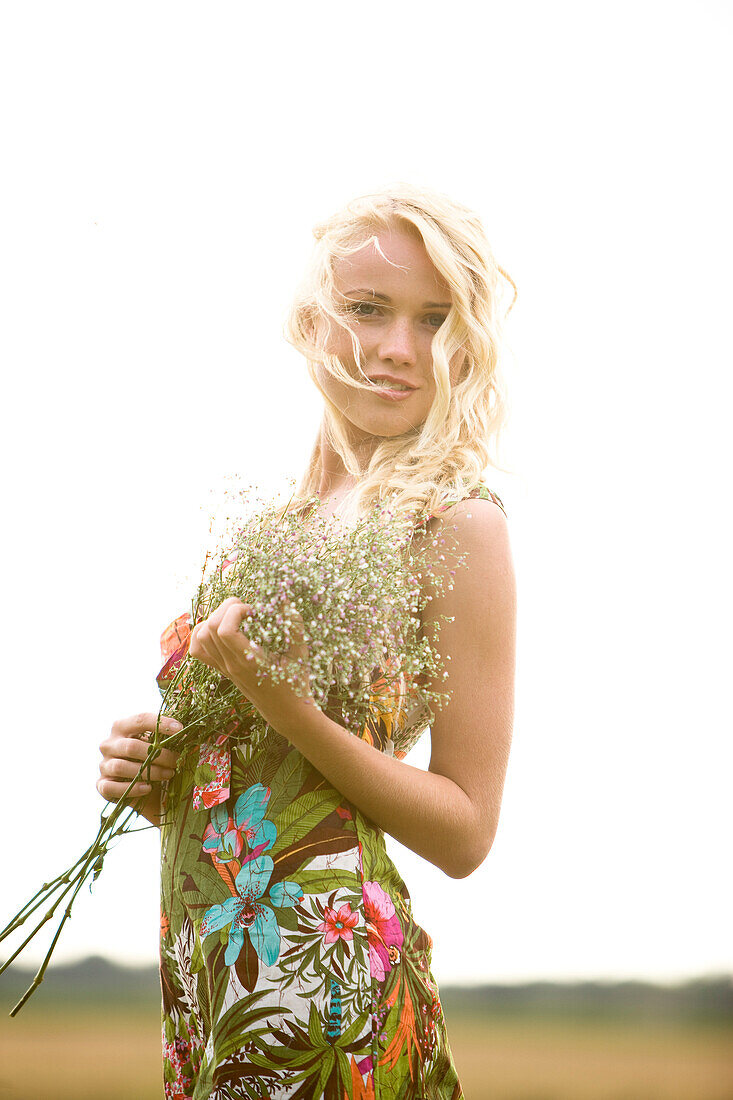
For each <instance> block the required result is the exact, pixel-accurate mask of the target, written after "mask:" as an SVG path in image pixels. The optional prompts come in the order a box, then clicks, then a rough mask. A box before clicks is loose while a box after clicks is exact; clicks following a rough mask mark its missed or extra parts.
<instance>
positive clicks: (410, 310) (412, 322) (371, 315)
mask: <svg viewBox="0 0 733 1100" xmlns="http://www.w3.org/2000/svg"><path fill="white" fill-rule="evenodd" d="M377 239H378V241H379V247H380V249H381V251H382V252H383V253H384V256H386V257H387V259H385V258H384V256H382V255H380V253H379V251H378V250H377V249H376V248H375V246H374V243H373V242H372V243H369V244H367V245H365V246H364V247H363V248H361V249H360V250H359V251H358V252H354V253H352V254H351V255H350V256H348V257H341V258H339V259H338V260H336V262H335V266H334V280H335V283H336V290H337V296H338V299H337V300H338V305H339V308H341V309H343V310H344V311H345V318H346V319H347V320H348V321H349V323H350V325H351V327H352V329H353V331H354V333H355V335H356V338H357V340H358V342H359V344H360V345H361V348H362V352H363V361H362V368H363V370H364V374H365V375H366V376H367V378H369V379H370V380H373V381H374V388H373V390H372V391H371V392H369V391H367V390H357V389H352V388H351V387H350V386H347V385H346V384H345V383H343V382H339V381H337V380H335V379H334V378H332V377H331V375H330V374H329V373H328V372H327V371H326V370H325V369H324V368H323V367H322V366H319V367H317V376H318V380H319V382H320V384H321V386H322V387H323V389H324V391H325V392H326V393H327V395H328V397H329V398H330V400H331V401H332V402H333V403H334V405H336V406H337V408H338V409H339V410H340V411H341V412H342V414H343V415H344V417H345V418H346V419H347V420H348V421H349V423H350V425H351V427H352V435H353V437H354V443H355V444H357V445H358V444H360V443H362V444H364V443H367V441H368V439H369V437H374V436H377V437H381V438H390V437H393V436H398V435H402V434H403V433H405V432H409V431H410V430H411V429H415V428H418V427H419V426H420V425H421V424H423V423H424V422H425V420H426V418H427V415H428V413H429V412H430V407H431V405H432V403H433V398H434V397H435V389H436V387H435V380H434V378H433V370H432V360H433V357H432V350H431V345H432V340H433V337H434V336H435V333H436V332H437V331H438V329H439V328H440V326H441V325H442V324H443V322H444V321H445V319H446V317H447V315H448V310H449V309H450V306H451V293H450V289H449V287H448V284H447V283H446V282H445V280H444V279H443V278H442V276H441V275H440V274H439V273H438V271H437V270H436V268H435V267H434V266H433V263H432V261H431V260H430V257H429V256H428V254H427V250H426V248H425V245H424V244H423V241H422V238H421V237H420V235H419V234H418V233H417V231H412V232H411V231H410V230H409V229H407V228H403V225H401V224H397V223H395V224H394V225H393V227H391V228H390V229H388V230H384V231H383V232H380V233H379V234H377ZM388 261H391V262H388ZM393 265H399V266H393ZM325 350H326V351H327V352H328V353H330V354H332V355H337V356H338V357H339V359H340V360H341V362H342V363H343V364H344V367H345V368H346V369H347V370H348V371H349V373H350V374H351V375H352V376H353V377H355V378H357V377H358V378H360V379H361V376H360V375H359V372H358V370H357V369H356V364H355V362H354V354H353V348H352V345H351V340H350V339H349V335H348V333H346V332H344V331H343V330H341V329H339V328H337V327H335V326H334V328H333V329H332V332H331V336H330V339H329V341H328V343H327V344H326V349H325ZM463 359H464V354H463V352H458V353H457V354H456V355H455V356H454V358H453V360H452V361H451V364H450V379H451V385H454V384H455V382H456V381H457V379H458V375H459V373H460V369H461V366H462V363H463ZM380 376H387V379H380ZM361 381H363V379H361ZM388 382H392V383H393V384H395V385H398V386H405V387H408V389H406V390H404V391H402V390H399V391H398V392H396V391H395V389H392V390H390V389H388V388H387V384H388Z"/></svg>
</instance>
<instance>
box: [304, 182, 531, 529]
mask: <svg viewBox="0 0 733 1100" xmlns="http://www.w3.org/2000/svg"><path fill="white" fill-rule="evenodd" d="M400 222H402V223H408V228H409V226H412V227H414V228H415V229H416V230H417V231H418V233H419V234H420V236H421V238H422V240H423V243H424V245H425V249H426V251H427V254H428V256H429V257H430V260H431V261H432V263H433V264H434V266H435V268H436V269H437V271H438V272H439V273H440V274H441V275H442V276H443V278H444V279H445V280H446V282H447V283H448V285H449V287H450V289H451V302H452V304H451V309H450V311H449V313H448V316H447V318H446V320H445V321H444V322H443V324H442V325H441V326H440V328H439V329H438V330H437V331H436V333H435V336H434V337H433V341H432V356H433V362H432V369H433V374H434V377H435V382H436V396H435V399H434V401H433V404H432V407H431V409H430V412H429V414H428V416H427V418H426V420H425V421H424V423H423V424H422V425H421V426H419V427H418V428H416V429H411V430H409V431H407V432H405V433H404V434H402V435H399V436H395V437H392V438H385V439H382V440H381V442H380V443H379V444H378V445H377V446H376V447H375V449H374V452H373V454H372V456H371V458H370V461H369V464H368V466H367V468H366V469H363V468H362V466H360V464H359V461H358V459H357V455H356V454H355V452H354V450H353V449H352V447H351V445H350V443H349V437H348V426H347V421H346V419H345V418H344V416H343V414H342V413H341V412H340V410H339V409H338V408H337V407H336V406H335V405H334V404H333V403H332V402H331V401H330V400H329V398H328V396H327V395H326V393H325V392H324V390H323V388H322V386H321V385H320V383H319V380H318V376H317V372H316V367H317V366H322V368H323V369H325V370H326V371H328V372H329V373H330V374H331V375H332V377H334V378H336V379H338V380H339V381H340V382H343V383H346V384H347V385H350V386H354V387H355V388H358V389H370V388H371V384H370V383H369V382H368V381H367V380H366V375H365V374H364V373H363V370H361V366H362V363H363V358H364V357H363V352H362V350H361V347H360V345H359V342H358V339H357V337H356V334H355V333H354V331H353V330H352V329H351V327H350V325H349V324H348V314H345V312H344V308H343V303H342V302H340V301H339V298H340V297H341V298H342V295H341V296H340V295H339V292H338V290H337V288H336V286H335V282H334V264H335V261H336V260H337V259H339V258H341V257H344V256H349V255H351V254H352V253H354V252H357V251H358V250H359V249H361V248H363V247H364V245H365V244H368V243H369V242H370V241H371V242H373V243H374V244H375V246H376V247H378V242H377V240H376V235H377V234H378V233H379V232H380V231H383V230H385V229H389V228H392V227H394V225H395V223H397V224H399V223H400ZM313 235H314V237H315V239H316V246H315V249H314V252H313V255H312V260H311V263H310V266H309V268H308V270H307V272H306V274H305V277H304V279H303V281H302V283H301V284H300V286H299V288H298V289H297V291H296V295H295V299H294V301H293V303H292V306H291V309H290V312H289V314H288V317H287V320H286V322H285V338H286V340H287V341H288V343H290V344H291V345H292V346H293V347H295V348H296V349H297V350H298V351H300V352H302V354H303V355H304V356H305V357H306V360H307V364H308V371H309V374H310V376H311V378H312V379H313V382H314V384H315V385H316V387H317V388H318V389H319V391H320V392H321V394H322V396H323V400H324V415H323V422H322V425H321V428H320V429H319V434H318V437H317V439H316V442H315V445H314V448H313V451H312V454H311V458H310V461H309V463H308V467H307V469H306V471H305V474H304V476H303V478H302V481H301V482H300V485H299V486H298V488H297V489H296V492H295V495H294V497H293V498H292V500H291V501H290V502H289V503H288V506H287V510H288V511H290V510H292V509H295V508H299V507H302V506H303V505H304V504H305V503H306V502H307V501H308V500H312V499H313V497H314V496H315V495H316V493H317V490H318V488H319V484H320V479H321V473H322V461H321V431H324V432H325V433H326V438H327V440H328V441H329V442H330V443H331V445H332V446H333V448H334V449H335V450H336V452H337V453H338V454H339V455H340V457H341V460H342V461H343V463H344V466H345V468H346V470H347V471H348V473H349V474H351V475H352V476H353V477H354V478H355V479H357V484H356V486H355V488H354V489H353V490H352V491H351V492H350V493H349V494H348V496H347V497H346V499H345V501H344V507H343V509H342V510H341V514H342V516H343V517H344V518H346V519H348V518H358V517H360V516H363V515H365V514H366V513H367V512H369V511H370V510H371V509H372V508H373V507H374V506H375V505H376V504H377V503H382V502H385V501H386V500H387V499H388V498H389V509H390V512H391V513H392V515H396V514H402V513H405V515H407V514H408V513H409V514H410V515H411V516H416V515H418V516H419V515H429V514H432V513H433V512H434V511H435V510H436V509H437V508H438V507H439V506H440V505H441V504H443V503H445V502H446V501H447V500H455V499H459V498H462V497H464V496H465V495H466V494H467V493H468V492H470V491H471V489H473V488H475V486H476V485H477V484H479V482H480V481H481V478H482V476H483V474H484V471H485V470H486V468H487V467H488V466H493V467H494V468H496V469H503V467H501V466H499V464H498V463H497V462H495V461H493V459H492V457H491V451H492V444H493V445H494V449H495V450H496V445H497V443H498V437H499V434H500V432H501V429H502V428H503V427H504V424H505V422H506V419H507V401H506V392H505V385H504V381H503V378H502V375H501V371H500V353H501V350H502V342H503V322H504V320H505V318H506V316H507V315H508V313H509V311H510V310H511V308H512V306H513V305H514V302H515V301H516V298H517V287H516V285H515V283H514V282H513V280H512V279H511V278H510V277H509V275H508V274H507V273H506V271H504V269H503V268H501V267H500V266H499V264H498V263H497V262H496V260H495V259H494V256H493V253H492V251H491V248H490V246H489V242H488V240H487V239H486V234H485V232H484V229H483V226H482V224H481V221H480V218H479V216H478V215H477V214H476V213H474V212H473V211H472V210H470V209H468V208H467V207H465V206H462V205H461V204H460V203H458V202H456V201H455V200H454V199H452V198H449V197H448V196H447V195H444V194H441V193H440V192H437V191H433V190H428V189H426V188H423V187H416V186H413V185H411V184H408V183H397V184H393V185H390V186H387V187H384V188H382V189H379V190H377V191H374V192H371V193H369V194H366V195H362V196H360V197H358V198H356V199H354V200H352V201H351V202H349V203H347V205H346V206H345V207H344V208H343V209H341V210H339V211H338V212H337V213H335V214H334V215H333V216H332V217H330V218H328V219H327V220H326V221H323V222H321V223H319V224H317V225H316V226H315V228H314V230H313ZM385 259H386V257H385ZM500 277H503V279H505V280H506V282H507V283H509V284H510V286H511V287H512V288H513V291H514V293H513V297H512V300H511V303H510V304H509V307H508V308H507V309H506V310H502V307H501V301H500V289H501V288H500V282H499V280H500ZM333 325H337V326H339V327H340V328H342V329H344V330H345V331H346V332H347V333H348V334H349V335H350V338H351V343H352V348H353V353H354V363H356V364H358V365H359V369H360V373H361V378H358V377H354V374H353V372H352V373H350V372H349V370H347V368H346V366H345V365H344V363H342V362H341V360H340V359H339V358H338V357H337V356H335V355H332V354H329V353H327V352H326V350H325V347H326V345H327V343H328V340H329V337H330V334H331V331H332V326H333ZM460 350H463V351H464V353H465V360H464V363H463V367H462V370H461V375H460V378H459V380H458V381H457V382H456V384H455V385H454V386H453V387H451V384H450V376H449V361H450V359H451V358H452V357H453V355H455V353H456V352H458V351H460ZM362 379H363V380H362Z"/></svg>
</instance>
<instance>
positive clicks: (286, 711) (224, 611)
mask: <svg viewBox="0 0 733 1100" xmlns="http://www.w3.org/2000/svg"><path fill="white" fill-rule="evenodd" d="M288 610H289V618H290V620H291V622H293V623H295V624H296V625H295V629H294V630H293V631H292V634H293V636H294V637H295V639H296V640H295V641H294V642H293V644H292V645H291V646H290V648H289V649H288V651H287V653H286V655H285V656H286V657H287V658H290V659H291V660H297V661H298V663H299V665H300V668H301V676H300V685H301V694H297V693H296V691H295V690H294V689H293V687H292V686H291V685H290V684H289V683H287V681H285V682H282V683H279V684H275V683H273V682H272V680H271V678H270V677H269V676H268V674H267V667H268V665H269V663H270V660H271V658H270V656H269V654H268V653H267V651H266V650H265V649H264V648H263V647H262V646H260V645H257V644H256V643H255V642H252V641H250V639H249V638H248V637H247V635H246V633H245V632H244V631H243V630H242V629H241V625H242V623H243V622H244V620H245V619H246V618H247V616H248V615H249V614H250V612H251V611H252V605H251V604H248V603H244V602H243V601H242V600H240V599H237V597H236V596H230V597H229V599H227V600H224V601H223V603H221V604H219V606H218V607H217V608H216V610H215V611H212V613H211V614H210V615H209V617H208V618H207V619H204V620H203V621H202V622H200V623H197V624H196V625H195V626H194V628H193V630H192V631H191V641H190V645H189V653H190V655H191V656H192V657H194V658H195V659H196V660H197V661H202V662H203V664H205V665H209V667H210V668H215V669H216V670H217V672H220V673H221V675H222V676H225V677H226V678H227V679H228V680H231V682H232V683H233V684H234V685H235V687H237V688H239V690H240V691H241V692H242V694H243V695H244V696H246V698H247V699H249V700H250V702H251V703H253V704H254V706H255V707H256V708H257V709H258V710H259V711H260V713H261V714H262V715H263V717H264V718H265V720H266V721H267V722H269V724H270V725H272V726H274V728H275V729H277V728H278V725H279V724H287V722H288V720H289V719H290V718H291V717H292V715H293V714H294V713H295V710H296V708H297V709H300V708H302V706H303V704H304V703H306V704H308V703H310V704H312V705H314V706H315V705H316V704H315V700H314V699H313V696H312V695H311V692H310V686H309V685H310V681H309V675H310V664H309V657H310V652H309V649H308V646H307V644H306V643H305V642H303V641H302V637H303V620H302V619H301V617H300V615H299V614H298V612H297V611H295V610H294V609H293V608H290V609H288Z"/></svg>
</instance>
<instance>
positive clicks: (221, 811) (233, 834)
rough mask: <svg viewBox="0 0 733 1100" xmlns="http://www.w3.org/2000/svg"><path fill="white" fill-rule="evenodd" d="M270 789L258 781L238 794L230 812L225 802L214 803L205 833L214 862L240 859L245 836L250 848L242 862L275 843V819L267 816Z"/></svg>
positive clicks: (205, 839)
mask: <svg viewBox="0 0 733 1100" xmlns="http://www.w3.org/2000/svg"><path fill="white" fill-rule="evenodd" d="M270 793H271V792H270V788H269V787H265V786H263V784H262V783H255V784H254V786H252V787H249V788H248V789H247V790H246V791H245V792H244V794H241V795H240V796H239V798H238V799H237V801H236V802H235V803H234V812H233V813H232V814H231V815H230V813H229V810H228V808H227V806H226V805H225V804H224V805H220V806H214V808H213V810H212V811H211V823H210V824H209V825H207V826H206V831H205V833H204V851H205V852H207V854H208V855H210V856H211V858H212V859H213V860H214V863H228V862H229V861H230V860H232V859H237V858H238V856H239V854H240V853H241V851H242V849H243V847H244V842H245V840H246V841H247V846H248V849H249V851H248V853H247V855H246V856H245V857H244V861H243V862H246V861H249V860H251V859H256V858H257V856H260V855H262V853H263V852H266V851H267V850H268V849H269V848H271V847H272V846H273V844H274V843H275V837H276V836H277V830H276V828H275V826H274V824H273V822H272V821H267V820H265V813H266V811H267V803H268V802H269V800H270Z"/></svg>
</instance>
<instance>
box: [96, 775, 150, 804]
mask: <svg viewBox="0 0 733 1100" xmlns="http://www.w3.org/2000/svg"><path fill="white" fill-rule="evenodd" d="M128 786H129V784H128V783H115V782H113V780H111V779H98V780H97V790H98V791H99V793H100V794H101V796H102V798H106V799H107V801H108V802H119V801H120V799H121V798H123V797H125V795H127V798H128V799H135V798H145V796H146V795H148V794H150V792H151V791H152V789H153V788H152V787H151V786H150V784H149V783H136V784H135V786H134V787H130V790H129V791H128V789H127V788H128Z"/></svg>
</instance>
